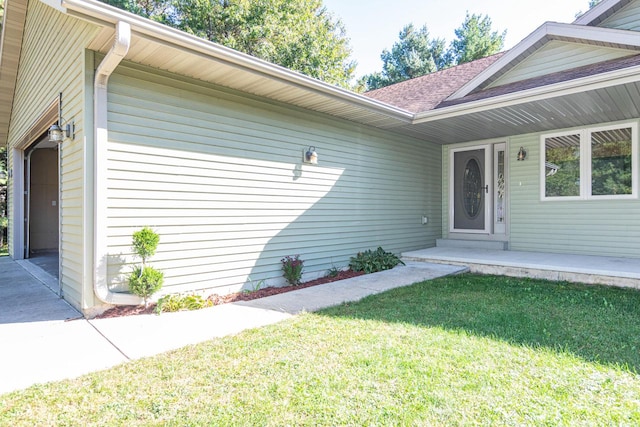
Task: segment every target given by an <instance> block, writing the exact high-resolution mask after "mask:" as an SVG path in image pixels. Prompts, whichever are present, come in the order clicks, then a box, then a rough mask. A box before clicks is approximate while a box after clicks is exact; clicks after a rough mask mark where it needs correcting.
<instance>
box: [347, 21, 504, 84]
mask: <svg viewBox="0 0 640 427" xmlns="http://www.w3.org/2000/svg"><path fill="white" fill-rule="evenodd" d="M506 34H507V32H506V31H503V32H502V33H498V32H497V31H492V30H491V19H490V18H489V17H488V16H480V15H475V14H474V15H469V14H468V13H467V15H466V18H465V20H464V22H463V23H462V25H461V26H460V27H459V28H458V29H456V30H455V35H456V39H455V40H454V41H453V42H452V43H451V44H450V46H449V48H448V49H447V48H446V42H445V41H444V40H443V39H431V38H430V36H429V31H428V29H427V27H426V26H422V27H421V28H420V29H418V30H416V28H415V27H414V26H413V24H409V25H406V26H405V27H404V28H403V29H402V31H400V34H399V40H398V41H397V42H396V43H394V45H393V47H392V48H391V51H388V50H386V49H385V50H383V51H382V54H381V55H380V58H381V59H382V62H383V65H382V72H378V73H373V74H369V75H366V76H364V77H362V78H361V79H360V81H359V85H360V87H361V88H364V89H365V90H372V89H379V88H381V87H384V86H389V85H391V84H394V83H399V82H402V81H404V80H408V79H412V78H415V77H419V76H422V75H425V74H429V73H433V72H434V71H439V70H442V69H445V68H448V67H451V66H452V65H458V64H462V63H465V62H470V61H474V60H476V59H480V58H484V57H485V56H489V55H493V54H494V53H497V52H500V50H502V48H503V47H504V38H505V36H506Z"/></svg>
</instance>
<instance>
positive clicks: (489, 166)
mask: <svg viewBox="0 0 640 427" xmlns="http://www.w3.org/2000/svg"><path fill="white" fill-rule="evenodd" d="M492 146H493V145H492V144H482V145H472V146H468V147H460V148H451V149H449V232H451V233H472V234H491V225H492V223H493V209H492V204H493V203H492V199H493V198H492V197H491V195H492V194H493V188H492V187H493V185H489V193H488V194H485V198H484V209H485V215H484V229H482V230H468V229H456V228H455V226H454V200H455V199H454V191H455V188H454V185H453V182H454V175H453V168H454V157H455V156H454V155H455V153H459V152H462V151H472V150H484V184H485V185H488V183H490V182H492V178H491V177H492V175H493V150H492Z"/></svg>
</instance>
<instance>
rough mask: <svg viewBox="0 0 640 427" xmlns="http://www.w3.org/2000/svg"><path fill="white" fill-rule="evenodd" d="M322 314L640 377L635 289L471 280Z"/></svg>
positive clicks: (426, 285) (442, 282)
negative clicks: (557, 354)
mask: <svg viewBox="0 0 640 427" xmlns="http://www.w3.org/2000/svg"><path fill="white" fill-rule="evenodd" d="M320 314H323V315H329V316H337V317H347V318H354V319H371V320H379V321H384V322H401V323H407V324H414V325H419V326H427V327H441V328H444V329H449V330H464V331H467V332H468V333H471V334H474V335H479V336H487V337H491V338H496V339H500V340H504V341H507V342H510V343H514V344H519V345H526V346H529V347H547V348H551V349H554V350H560V351H567V352H571V353H573V354H575V355H576V356H579V357H581V358H583V359H585V360H588V361H592V362H598V363H603V364H608V365H614V366H616V367H619V368H622V369H627V370H630V371H633V372H640V292H638V291H636V290H630V289H617V288H610V287H602V286H589V285H580V284H572V283H566V282H548V281H545V280H533V279H518V278H509V277H502V276H480V275H473V274H465V275H460V276H450V277H444V278H441V279H436V280H433V281H428V282H422V283H418V284H415V285H413V286H409V287H405V288H399V289H395V290H393V291H390V292H386V293H384V294H380V295H375V296H372V297H368V298H366V299H364V300H362V301H360V302H358V303H355V304H345V305H342V306H338V307H334V308H330V309H327V310H323V311H322V312H320Z"/></svg>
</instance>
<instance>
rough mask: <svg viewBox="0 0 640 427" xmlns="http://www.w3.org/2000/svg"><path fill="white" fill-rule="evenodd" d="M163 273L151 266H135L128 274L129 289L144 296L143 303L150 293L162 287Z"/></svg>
mask: <svg viewBox="0 0 640 427" xmlns="http://www.w3.org/2000/svg"><path fill="white" fill-rule="evenodd" d="M163 282H164V273H162V272H161V271H158V270H156V269H155V268H153V267H151V266H146V267H140V266H136V267H135V268H134V269H133V271H132V272H131V275H130V276H129V290H130V291H131V292H132V293H134V294H136V295H138V296H139V297H142V298H144V302H145V304H147V300H148V299H149V297H150V296H151V295H153V294H154V293H156V292H158V291H159V290H160V288H162V283H163Z"/></svg>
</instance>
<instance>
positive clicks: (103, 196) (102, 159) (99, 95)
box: [93, 21, 142, 305]
mask: <svg viewBox="0 0 640 427" xmlns="http://www.w3.org/2000/svg"><path fill="white" fill-rule="evenodd" d="M130 44H131V26H130V25H129V24H128V23H126V22H122V21H118V22H117V23H116V34H115V37H114V42H113V46H111V49H110V50H109V52H107V56H105V57H104V59H103V60H102V62H101V63H100V65H98V68H97V69H96V74H95V82H94V91H93V102H94V107H93V114H94V117H93V123H94V127H95V129H94V138H95V139H94V155H93V165H94V191H93V197H94V231H93V257H94V258H93V266H94V273H93V274H94V276H93V291H94V293H95V295H96V297H97V298H98V299H99V300H100V301H102V302H105V303H107V304H120V305H138V304H141V303H142V299H141V298H139V297H137V296H135V295H132V294H127V293H117V292H111V291H110V290H109V286H108V283H107V263H108V255H109V252H108V248H107V177H106V174H107V154H108V153H107V143H108V141H109V133H108V130H107V126H108V120H107V84H108V82H109V76H110V75H111V73H113V70H115V68H116V67H117V66H118V64H120V62H121V61H122V59H123V58H124V57H125V55H126V54H127V52H128V51H129V46H130Z"/></svg>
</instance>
